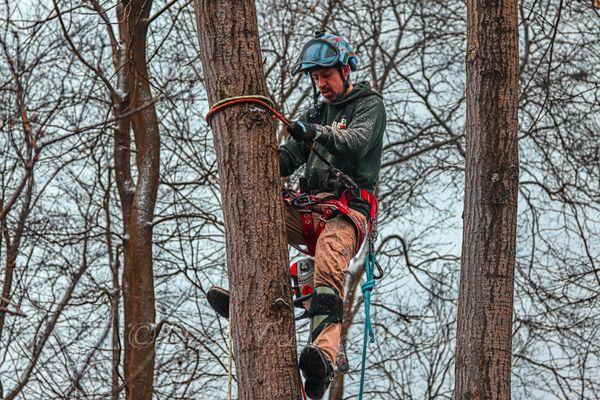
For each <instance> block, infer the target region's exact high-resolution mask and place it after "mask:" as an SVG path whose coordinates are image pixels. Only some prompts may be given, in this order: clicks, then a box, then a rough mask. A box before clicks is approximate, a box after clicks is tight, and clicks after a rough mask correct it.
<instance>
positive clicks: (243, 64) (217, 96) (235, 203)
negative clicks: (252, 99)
mask: <svg viewBox="0 0 600 400" xmlns="http://www.w3.org/2000/svg"><path fill="white" fill-rule="evenodd" d="M195 4H196V19H197V26H198V38H199V41H200V45H201V48H202V51H201V58H202V64H203V68H204V75H205V78H206V86H207V92H208V98H209V102H210V104H214V103H215V102H216V101H218V100H222V99H225V98H228V97H232V96H240V95H265V94H266V93H267V91H266V82H265V78H264V74H263V70H262V58H261V52H260V47H259V40H258V23H257V18H256V8H255V4H254V1H253V0H196V3H195ZM211 126H212V128H213V133H214V136H213V137H214V144H215V149H216V153H217V160H218V164H219V175H220V185H221V196H222V200H223V214H224V220H225V233H226V245H227V265H228V277H229V284H230V287H231V289H232V296H231V307H232V311H231V313H230V315H231V319H230V321H231V323H233V347H234V353H235V355H236V357H235V361H236V370H237V378H238V381H237V383H238V398H239V399H241V400H246V399H297V398H300V378H299V374H298V369H297V360H296V337H295V330H294V318H293V310H292V308H291V307H290V306H289V304H290V302H291V289H290V281H289V276H288V272H287V264H288V255H287V243H286V240H285V232H284V228H283V208H282V203H281V179H280V177H279V163H278V156H277V151H276V140H275V127H274V125H273V121H272V118H271V116H270V115H269V114H268V113H267V112H265V111H263V110H261V109H260V108H258V107H257V106H254V105H237V106H234V107H230V108H227V109H225V110H224V111H221V112H219V113H218V114H216V115H215V116H214V117H213V119H212V120H211ZM277 299H280V300H279V301H276V300H277ZM283 302H285V303H286V304H287V305H283Z"/></svg>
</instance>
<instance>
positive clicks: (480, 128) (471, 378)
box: [454, 0, 519, 400]
mask: <svg viewBox="0 0 600 400" xmlns="http://www.w3.org/2000/svg"><path fill="white" fill-rule="evenodd" d="M467 7H468V20H467V23H468V28H467V94H466V95H467V128H466V135H467V154H466V166H465V204H464V231H463V245H462V266H461V278H460V294H459V303H458V332H457V339H456V387H455V393H454V394H455V399H457V400H463V399H470V400H476V399H502V400H506V399H510V367H511V345H512V313H513V292H514V267H515V247H516V219H517V190H518V179H519V176H518V149H517V106H518V33H517V2H516V0H507V1H500V2H489V1H483V0H469V1H467Z"/></svg>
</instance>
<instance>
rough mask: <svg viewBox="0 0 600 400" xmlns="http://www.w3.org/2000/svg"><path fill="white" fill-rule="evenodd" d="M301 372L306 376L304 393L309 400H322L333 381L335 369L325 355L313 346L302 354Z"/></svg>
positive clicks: (307, 347)
mask: <svg viewBox="0 0 600 400" xmlns="http://www.w3.org/2000/svg"><path fill="white" fill-rule="evenodd" d="M299 364H300V370H301V371H302V375H304V391H305V393H306V396H307V397H308V398H309V399H321V398H323V396H324V395H325V392H326V391H327V388H328V387H329V384H330V383H331V381H332V380H333V367H332V366H331V363H330V362H329V360H328V359H327V357H326V356H325V354H324V353H323V352H322V351H321V349H319V348H318V347H317V346H315V345H313V344H309V345H307V346H306V347H305V348H304V349H302V353H300V362H299Z"/></svg>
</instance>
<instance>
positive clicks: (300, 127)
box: [287, 121, 317, 143]
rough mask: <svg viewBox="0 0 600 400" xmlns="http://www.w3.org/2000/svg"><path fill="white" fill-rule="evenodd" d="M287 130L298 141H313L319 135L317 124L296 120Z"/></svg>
mask: <svg viewBox="0 0 600 400" xmlns="http://www.w3.org/2000/svg"><path fill="white" fill-rule="evenodd" d="M287 131H288V133H289V134H290V136H291V137H292V138H294V140H295V141H297V142H308V143H311V142H312V141H313V140H315V137H316V136H317V129H316V125H314V124H308V123H305V122H300V121H294V122H292V123H291V124H290V125H289V126H288V127H287Z"/></svg>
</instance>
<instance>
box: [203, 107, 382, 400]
mask: <svg viewBox="0 0 600 400" xmlns="http://www.w3.org/2000/svg"><path fill="white" fill-rule="evenodd" d="M244 103H246V104H247V103H252V104H257V105H259V106H261V107H263V108H264V109H266V110H268V111H269V112H270V113H271V115H272V116H273V117H275V118H277V119H279V120H280V121H281V122H283V124H284V125H285V126H289V125H290V121H289V120H288V119H287V118H285V116H283V115H282V114H281V113H280V112H278V111H277V110H276V109H275V105H274V103H273V101H272V100H271V99H269V98H268V97H265V96H260V95H250V96H235V97H229V98H226V99H223V100H221V101H218V102H217V103H215V104H214V105H213V106H212V107H211V109H210V111H209V112H208V113H207V114H206V121H207V122H210V119H211V117H212V116H213V115H214V114H215V113H217V112H218V111H220V110H223V109H225V108H227V107H230V106H233V105H236V104H244ZM353 111H354V108H353V107H352V109H351V110H349V112H346V113H345V114H346V115H345V120H347V123H349V120H350V118H351V114H352V112H353ZM348 114H349V115H348ZM310 151H311V152H313V153H314V154H315V155H316V156H317V157H318V158H319V159H320V160H321V161H322V162H323V163H325V164H326V165H327V166H328V167H329V168H330V175H332V176H333V178H334V181H335V182H337V183H336V185H334V187H335V190H334V191H335V192H336V193H334V194H326V195H325V196H320V195H319V194H316V195H313V194H309V193H307V192H306V191H305V192H300V193H298V192H294V191H291V190H285V191H284V195H283V197H284V201H286V202H287V203H288V204H290V205H291V206H293V207H294V208H296V209H297V210H298V212H299V213H300V215H301V222H302V230H303V236H304V239H305V242H306V249H299V250H300V251H302V252H303V253H305V254H307V255H310V256H314V255H315V249H316V243H317V239H318V237H319V235H320V234H321V233H322V231H323V229H324V228H325V225H326V223H327V221H328V220H329V219H331V218H334V217H335V216H336V215H337V214H338V213H339V214H342V215H344V216H345V217H347V218H348V219H349V220H350V221H351V222H352V223H353V225H354V226H355V227H356V229H357V233H358V240H357V245H356V248H355V251H356V252H358V250H359V249H360V247H361V245H362V242H363V241H364V240H365V238H366V239H367V241H368V254H367V257H366V259H365V264H364V268H365V275H366V281H365V283H363V285H362V287H361V290H362V292H363V295H364V302H365V325H364V334H363V349H362V361H361V372H360V392H359V400H362V398H363V390H364V381H365V369H366V352H367V341H368V343H374V341H375V334H374V332H373V327H372V325H371V316H370V313H371V292H372V290H373V289H374V287H375V284H376V280H378V279H381V278H382V277H383V269H382V268H381V266H380V265H379V262H378V261H377V258H376V256H375V246H374V244H375V241H376V240H377V229H376V219H377V212H378V202H377V198H376V197H375V195H373V194H372V193H371V192H369V191H368V190H365V189H361V188H359V186H358V185H357V184H356V183H355V182H354V181H353V180H352V179H351V178H350V177H349V176H348V175H347V174H345V173H343V172H342V171H340V170H339V169H337V168H336V167H335V166H334V165H333V164H332V163H331V162H330V161H329V160H327V159H326V158H325V157H324V156H323V155H322V154H321V153H320V152H318V151H317V150H316V149H315V148H314V145H313V146H310ZM352 201H362V202H364V203H366V204H368V206H369V221H368V225H367V229H366V231H365V228H364V227H363V226H362V224H361V223H360V222H359V221H358V220H357V219H356V217H355V216H354V215H352V212H351V211H350V210H351V209H350V207H349V206H348V204H349V202H352ZM317 206H319V207H317ZM317 208H320V209H321V210H322V211H321V215H320V217H319V221H318V222H317V224H316V227H315V224H314V219H313V212H314V210H316V209H317ZM312 268H314V267H312ZM376 270H377V273H376ZM303 272H304V273H307V272H308V271H307V270H305V271H300V267H299V266H298V265H297V264H293V265H292V267H291V269H290V274H291V276H292V280H293V290H294V294H295V299H294V305H295V306H296V307H300V308H303V303H304V302H306V301H308V300H310V299H311V297H312V296H313V288H312V287H310V288H309V287H308V286H309V285H308V284H306V282H305V279H306V276H302V273H303ZM312 273H313V271H312V270H311V271H310V274H311V276H312ZM301 276H302V279H304V280H303V281H302V282H303V284H302V285H301V284H300V279H301ZM312 313H313V314H314V313H315V311H314V310H313V312H312ZM310 314H311V313H310V310H309V311H307V312H305V314H304V315H302V316H300V317H298V318H297V319H299V318H304V317H306V316H310ZM231 349H232V345H231V321H230V323H229V371H228V372H229V384H228V399H231V385H232V380H233V376H232V358H233V356H232V350H231ZM302 397H303V399H304V400H306V394H305V392H304V387H302Z"/></svg>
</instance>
